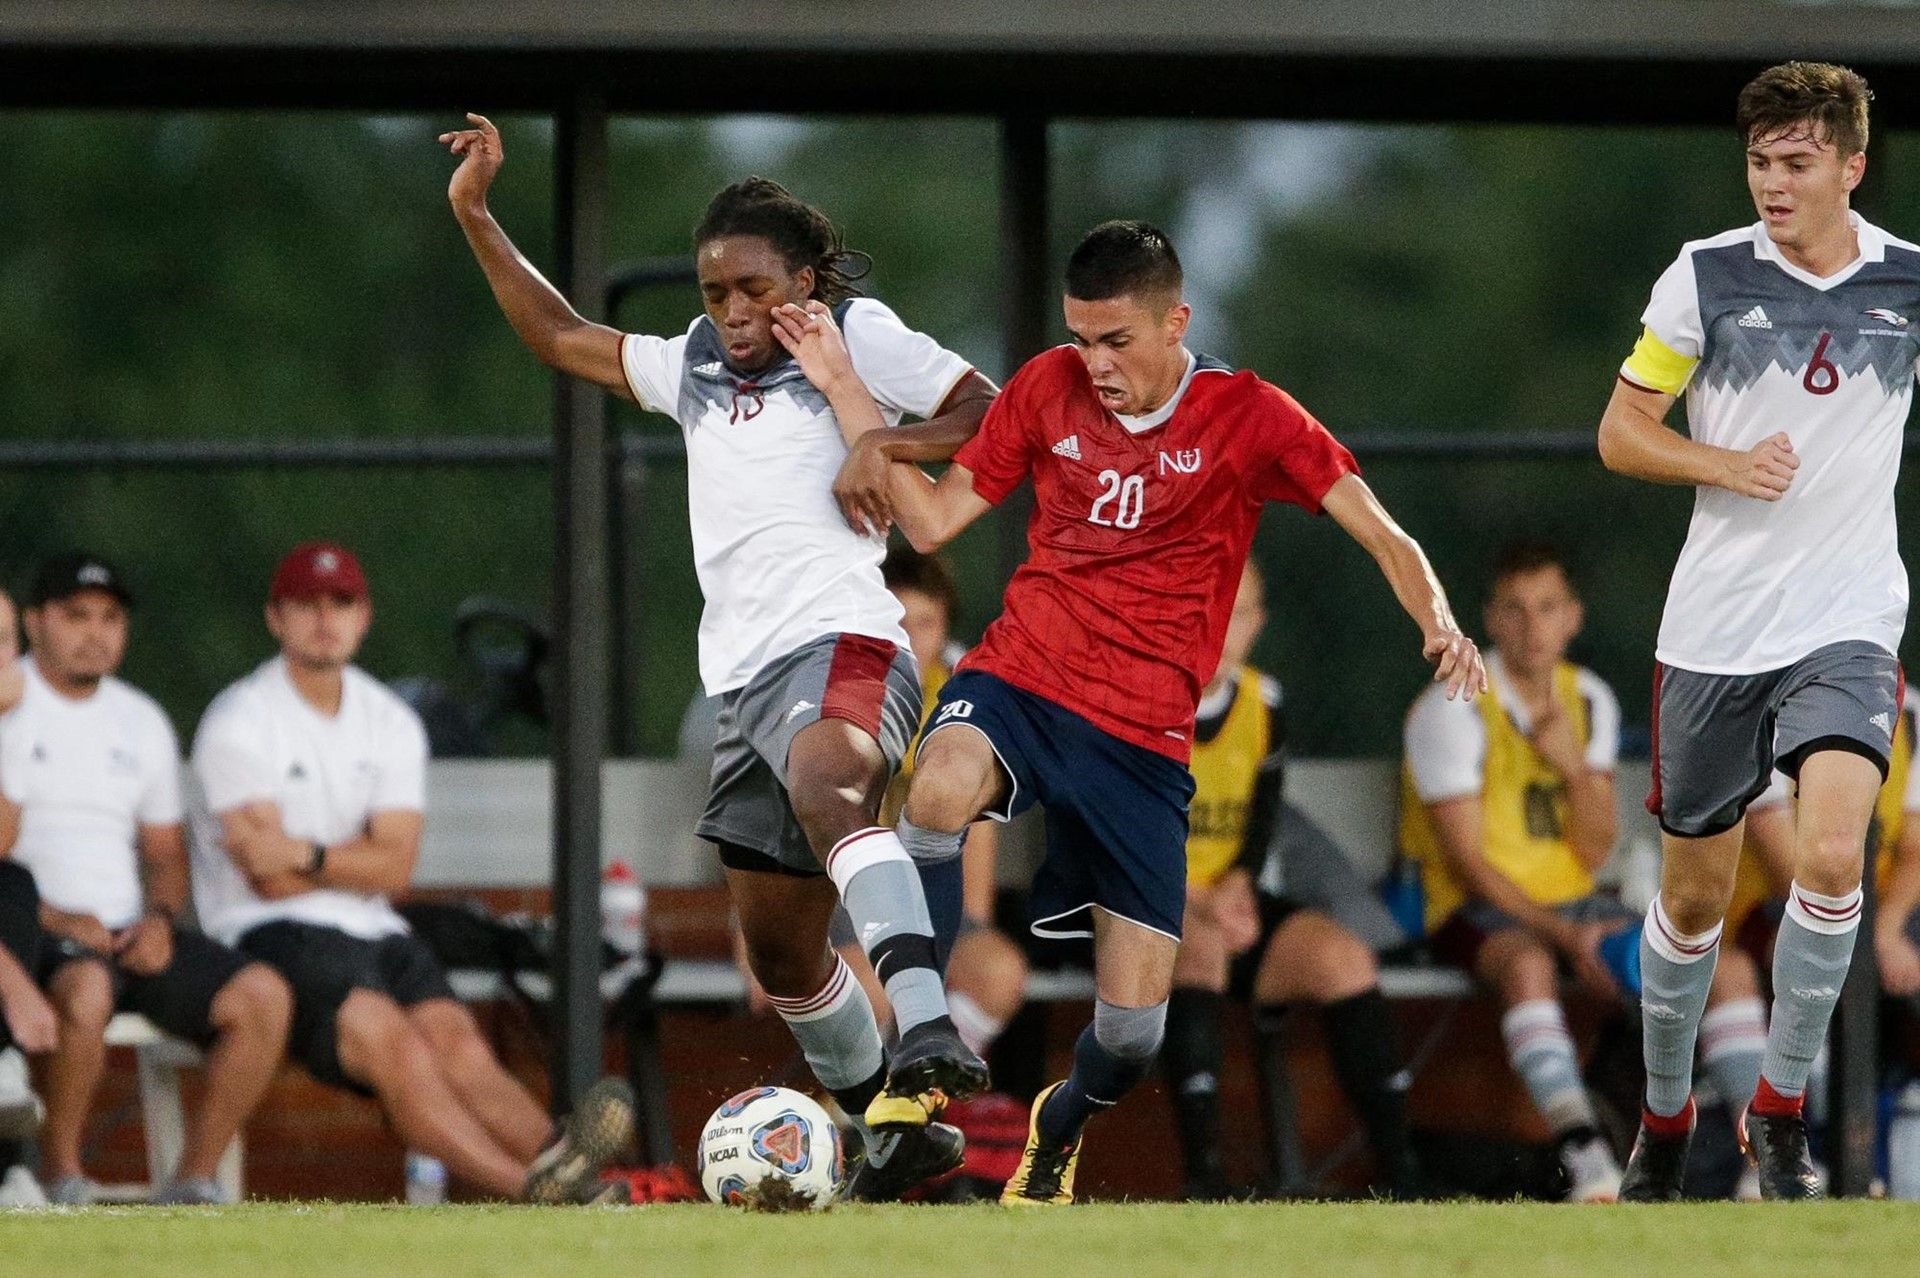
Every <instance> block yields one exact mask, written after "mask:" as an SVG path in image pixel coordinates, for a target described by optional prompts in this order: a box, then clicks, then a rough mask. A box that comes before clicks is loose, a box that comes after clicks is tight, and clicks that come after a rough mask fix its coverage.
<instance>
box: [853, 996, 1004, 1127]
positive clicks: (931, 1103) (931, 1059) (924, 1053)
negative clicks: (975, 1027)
mask: <svg viewBox="0 0 1920 1278" xmlns="http://www.w3.org/2000/svg"><path fill="white" fill-rule="evenodd" d="M992 1085H993V1080H992V1076H991V1075H990V1074H988V1072H987V1063H986V1062H985V1061H983V1060H981V1059H980V1056H979V1054H978V1053H977V1052H975V1051H974V1050H973V1049H972V1048H971V1047H968V1046H967V1045H966V1043H964V1042H963V1041H961V1038H960V1031H959V1030H957V1029H955V1028H954V1027H953V1022H952V1021H950V1020H948V1019H947V1018H946V1017H944V1016H942V1017H939V1018H938V1019H936V1020H931V1021H925V1022H922V1023H921V1024H919V1025H916V1026H914V1027H913V1028H912V1029H910V1030H908V1031H907V1032H906V1033H905V1034H903V1035H901V1036H900V1046H899V1047H897V1048H895V1049H894V1052H893V1062H892V1068H891V1069H890V1070H889V1071H888V1073H887V1085H886V1088H885V1089H884V1090H882V1091H881V1093H880V1094H879V1095H878V1096H876V1097H874V1098H873V1102H872V1103H871V1104H869V1105H868V1106H867V1113H866V1123H867V1126H868V1127H870V1128H872V1129H873V1130H874V1131H877V1132H898V1131H908V1130H911V1129H913V1128H916V1127H925V1126H926V1125H927V1124H928V1123H930V1122H932V1121H933V1120H934V1119H935V1118H937V1117H939V1115H940V1111H941V1110H943V1109H945V1108H946V1105H947V1102H948V1101H950V1100H965V1099H967V1098H968V1097H969V1096H973V1095H975V1094H977V1093H979V1092H984V1091H986V1090H988V1089H989V1088H990V1087H991V1086H992Z"/></svg>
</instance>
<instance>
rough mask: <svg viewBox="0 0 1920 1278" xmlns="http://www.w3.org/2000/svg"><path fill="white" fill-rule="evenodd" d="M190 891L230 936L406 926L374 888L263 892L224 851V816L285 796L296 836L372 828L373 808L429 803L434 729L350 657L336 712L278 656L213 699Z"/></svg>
mask: <svg viewBox="0 0 1920 1278" xmlns="http://www.w3.org/2000/svg"><path fill="white" fill-rule="evenodd" d="M193 775H194V779H195V780H196V781H197V782H198V783H199V791H200V793H199V794H198V795H197V796H195V799H194V803H193V900H194V905H195V907H196V908H197V910H198V911H199V915H200V926H201V927H203V928H204V929H206V931H207V933H208V934H209V935H211V936H213V937H214V938H216V939H217V940H221V941H225V942H227V943H228V944H232V943H233V942H234V941H236V940H238V939H239V937H240V935H241V934H242V933H244V932H246V931H247V930H248V929H249V928H252V927H256V926H258V925H259V924H261V923H267V922H271V921H273V920H276V919H292V920H295V921H298V922H302V923H313V924H317V925H320V926H323V927H337V928H339V929H340V930H342V931H344V932H348V933H351V934H352V935H354V936H359V937H364V938H367V939H374V938H377V937H381V936H388V935H392V934H394V933H398V932H405V931H406V930H407V925H406V922H405V921H404V920H402V919H401V917H400V916H399V915H398V914H396V913H395V912H394V910H393V907H392V906H391V905H390V904H388V902H387V898H386V897H384V896H381V895H379V894H377V893H372V892H353V891H349V890H347V889H344V888H317V889H315V890H314V891H311V892H303V893H301V894H300V895H298V896H290V897H284V898H282V899H280V900H277V901H269V900H265V899H263V898H262V897H260V896H259V895H257V894H256V893H255V892H254V890H253V888H252V887H251V886H250V885H249V884H248V883H247V880H246V876H245V875H243V874H241V873H240V870H239V868H238V867H237V866H236V865H235V864H234V862H233V858H232V857H231V856H229V855H228V853H227V849H226V846H225V838H224V835H223V833H222V830H221V825H220V814H221V813H223V812H231V811H232V810H233V809H235V808H239V807H244V806H246V805H247V804H250V803H259V802H267V803H273V804H276V805H278V807H279V809H280V824H281V828H282V829H284V830H285V831H286V832H287V833H288V834H289V835H291V836H292V837H294V838H296V839H302V840H309V841H312V842H316V843H324V844H327V845H329V846H332V845H333V844H336V843H344V842H346V841H348V840H350V839H355V838H358V837H360V836H361V835H363V834H365V833H366V829H367V820H368V818H370V817H371V816H372V815H373V814H374V813H376V812H391V811H406V812H423V811H425V810H426V805H427V801H426V785H427V779H426V778H427V734H426V729H425V728H423V727H422V726H421V723H420V716H418V715H417V714H415V713H414V712H413V708H412V707H411V706H409V705H407V703H406V702H404V701H402V700H401V699H400V698H399V697H398V696H397V695H396V694H395V693H394V692H393V691H392V690H391V689H389V688H387V687H385V686H384V685H382V684H381V683H380V682H379V681H378V680H376V679H374V678H373V677H372V676H371V675H369V674H367V673H366V672H364V671H362V670H360V669H358V668H357V667H353V666H349V667H348V668H347V670H346V687H345V690H344V692H343V693H342V695H341V699H340V710H339V713H337V714H335V715H332V716H327V715H324V714H322V713H321V712H320V711H318V710H316V709H315V708H314V707H313V705H312V704H311V703H310V702H308V701H307V699H306V698H305V697H302V696H301V695H300V693H299V690H298V689H296V688H295V687H294V686H293V681H292V679H291V678H289V677H288V675H287V667H286V662H285V661H284V659H282V658H280V657H275V658H274V659H273V660H271V661H268V662H267V663H266V664H265V665H263V666H261V667H260V668H259V669H257V670H255V671H254V672H253V673H252V674H250V675H248V676H247V677H246V678H244V679H241V680H240V681H239V682H238V683H235V684H232V685H231V686H229V687H228V688H227V690H226V691H224V692H222V693H221V694H220V695H219V696H218V697H216V698H214V702H213V704H212V705H211V706H209V707H207V713H206V714H205V715H204V716H203V717H202V718H201V720H200V728H199V731H197V732H196V733H195V734H194V738H193Z"/></svg>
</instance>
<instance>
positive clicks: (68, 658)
mask: <svg viewBox="0 0 1920 1278" xmlns="http://www.w3.org/2000/svg"><path fill="white" fill-rule="evenodd" d="M129 602H130V598H129V595H128V593H127V589H126V586H125V585H124V584H123V582H122V579H121V577H120V574H119V573H118V572H116V571H115V570H114V569H113V567H112V566H111V565H109V564H107V563H105V562H104V561H102V560H100V559H97V558H94V557H92V556H87V555H68V556H62V557H60V558H57V559H53V560H50V561H48V562H47V563H46V564H45V565H43V566H42V567H41V570H40V572H39V574H38V576H37V577H36V578H35V581H34V586H33V592H32V594H31V595H30V596H29V598H28V600H27V610H26V623H27V636H28V640H29V644H30V647H31V653H32V655H31V656H30V657H28V658H27V659H26V660H25V661H23V662H22V663H21V666H22V668H23V675H24V687H23V689H22V693H21V698H20V704H19V705H18V706H17V707H16V708H15V709H14V710H13V711H12V712H10V713H9V714H8V715H7V716H6V718H5V719H4V720H0V788H3V790H4V793H3V794H0V854H4V855H5V856H6V857H7V858H8V859H9V860H10V861H11V862H12V863H13V864H14V865H16V866H19V867H22V868H24V869H26V870H27V871H28V872H30V873H31V874H32V876H33V881H34V886H35V888H36V890H37V893H38V896H39V902H40V905H39V913H40V925H41V928H42V930H43V931H44V934H45V935H44V941H43V943H42V945H41V947H40V955H39V963H38V971H37V972H36V976H37V977H38V979H39V981H40V983H41V984H42V985H43V986H44V987H45V989H46V992H47V994H48V996H49V998H50V999H51V1000H52V1003H53V1006H54V1009H55V1010H56V1011H57V1013H58V1015H59V1042H58V1045H57V1046H55V1047H54V1049H53V1051H52V1054H51V1056H50V1057H49V1059H48V1061H47V1065H46V1073H45V1081H46V1122H45V1126H44V1128H43V1129H42V1131H41V1133H40V1169H41V1176H42V1179H43V1180H45V1182H46V1187H47V1192H48V1196H49V1197H50V1198H51V1199H52V1200H53V1201H54V1202H56V1203H63V1204H69V1205H75V1206H78V1205H84V1204H87V1203H90V1202H92V1201H93V1200H94V1198H95V1196H96V1194H97V1190H98V1186H96V1185H95V1184H94V1183H93V1182H92V1181H90V1180H89V1179H87V1176H86V1174H85V1171H84V1169H83V1168H82V1167H81V1163H80V1141H81V1135H82V1133H83V1131H84V1129H85V1126H86V1119H87V1112H88V1110H89V1109H90V1108H91V1106H92V1103H93V1096H94V1090H95V1088H96V1087H97V1086H98V1085H99V1082H100V1074H101V1070H102V1069H103V1067H104V1066H105V1064H106V1041H105V1038H106V1030H107V1022H108V1021H109V1020H111V1019H112V1017H113V1014H114V1012H115V1011H129V1012H138V1013H140V1014H141V1015H143V1016H145V1017H146V1018H147V1019H148V1020H150V1021H152V1022H153V1023H154V1024H155V1025H157V1026H158V1027H159V1028H160V1029H162V1030H164V1031H166V1032H167V1033H169V1034H172V1035H175V1036H176V1037H179V1038H183V1039H187V1040H189V1041H191V1042H193V1043H197V1044H199V1045H200V1046H201V1047H203V1048H205V1049H206V1050H207V1066H206V1085H205V1087H204V1088H203V1089H202V1091H201V1097H200V1106H199V1113H198V1115H197V1116H196V1119H195V1121H194V1122H193V1123H192V1124H191V1125H190V1126H189V1127H188V1129H187V1132H186V1143H185V1147H184V1148H183V1149H182V1150H181V1153H180V1164H179V1166H178V1167H177V1168H175V1169H174V1174H173V1180H172V1181H171V1182H170V1183H169V1184H167V1185H165V1186H163V1187H162V1188H161V1189H160V1190H159V1192H158V1193H157V1194H156V1195H155V1199H154V1201H156V1202H163V1203H217V1202H222V1201H224V1200H225V1199H224V1195H223V1193H222V1191H221V1189H220V1187H219V1185H218V1184H217V1183H216V1181H215V1179H214V1174H215V1171H216V1169H217V1168H218V1165H219V1162H220V1156H221V1154H222V1153H224V1152H225V1150H226V1148H227V1146H228V1144H230V1143H231V1142H232V1140H233V1138H234V1136H235V1134H236V1133H238V1132H239V1130H240V1128H241V1125H242V1124H244V1123H245V1122H246V1120H247V1116H248V1115H249V1114H251V1113H252V1112H253V1109H254V1106H255V1105H257V1104H258V1103H259V1101H260V1097H261V1096H262V1095H263V1094H264V1093H265V1092H266V1089H267V1084H268V1083H270V1082H272V1081H273V1076H274V1072H275V1071H276V1070H277V1069H278V1068H279V1066H280V1060H281V1055H282V1053H283V1052H284V1050H285V1047H286V1038H287V1021H288V1017H289V1015H290V1014H291V1010H292V998H291V996H290V994H289V993H288V990H287V985H286V982H285V981H283V980H281V979H280V977H279V976H278V975H277V974H275V972H274V971H273V969H272V968H270V967H268V966H266V965H265V964H264V963H258V962H250V961H248V960H247V959H246V958H245V957H243V956H241V955H240V954H238V953H236V952H234V951H233V950H232V949H230V948H228V947H227V946H225V945H221V944H219V943H218V942H216V941H213V940H210V939H208V938H207V937H206V936H203V935H201V934H200V933H199V932H191V931H187V930H185V929H183V928H181V927H180V926H179V923H178V919H179V915H180V912H181V911H182V910H183V909H185V908H186V904H187V847H186V835H185V830H184V827H183V826H182V812H181V806H180V750H179V746H178V744H177V742H176V741H175V738H174V734H173V726H172V725H171V724H170V723H168V722H167V717H166V715H165V714H164V713H163V712H162V711H161V709H160V707H159V706H158V705H157V704H155V703H154V701H153V700H152V699H151V698H150V697H148V696H147V695H146V694H144V693H142V692H140V691H139V690H137V689H135V688H134V687H132V686H131V685H129V684H127V683H124V682H122V681H121V680H119V679H117V678H115V677H114V672H115V671H116V670H118V669H119V667H120V662H121V659H122V658H123V657H124V656H125V654H126V650H127V630H128V626H127V605H128V604H129Z"/></svg>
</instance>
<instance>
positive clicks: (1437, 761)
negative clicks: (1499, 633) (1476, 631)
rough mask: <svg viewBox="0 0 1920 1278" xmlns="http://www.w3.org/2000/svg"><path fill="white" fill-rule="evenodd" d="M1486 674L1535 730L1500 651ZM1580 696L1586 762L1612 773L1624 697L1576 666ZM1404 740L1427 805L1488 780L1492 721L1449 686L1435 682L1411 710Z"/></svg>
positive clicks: (1521, 727)
mask: <svg viewBox="0 0 1920 1278" xmlns="http://www.w3.org/2000/svg"><path fill="white" fill-rule="evenodd" d="M1487 678H1488V680H1489V682H1491V683H1492V685H1493V696H1494V697H1495V698H1496V699H1497V700H1498V701H1499V703H1500V709H1501V710H1502V711H1504V712H1505V713H1506V716H1507V718H1508V719H1509V720H1510V721H1511V722H1512V723H1513V726H1514V728H1515V729H1516V730H1517V731H1518V732H1519V733H1520V735H1522V736H1526V735H1527V734H1529V733H1531V732H1532V731H1533V713H1532V711H1530V710H1529V709H1528V708H1527V705H1526V703H1525V702H1524V701H1523V700H1521V698H1520V696H1519V694H1518V693H1517V692H1516V691H1515V690H1514V687H1513V682H1512V680H1510V679H1508V678H1507V667H1506V663H1505V662H1503V661H1501V660H1500V654H1499V652H1498V651H1496V650H1491V649H1490V650H1489V651H1488V652H1487ZM1574 680H1575V684H1576V685H1577V686H1578V688H1579V689H1580V698H1581V700H1583V701H1585V702H1586V704H1587V766H1588V767H1589V768H1592V769H1593V770H1594V771H1596V772H1612V771H1613V770H1614V767H1615V766H1616V765H1617V764H1618V763H1619V761H1620V700H1619V698H1617V697H1615V696H1614V695H1613V689H1612V688H1610V687H1608V686H1607V681H1606V680H1604V679H1602V678H1601V677H1600V676H1599V675H1597V674H1595V673H1594V672H1593V671H1591V670H1589V669H1587V668H1586V667H1585V666H1576V667H1575V668H1574ZM1403 742H1404V744H1405V747H1406V753H1407V771H1408V772H1410V773H1412V774H1413V789H1414V792H1415V793H1416V794H1418V795H1419V796H1420V801H1421V802H1422V803H1441V802H1444V801H1445V800H1447V799H1460V798H1465V797H1466V796H1468V795H1473V794H1479V793H1480V791H1481V790H1482V789H1483V788H1484V787H1485V784H1486V765H1487V721H1486V720H1485V719H1483V718H1481V717H1480V707H1479V706H1478V705H1476V704H1475V703H1474V702H1472V701H1469V700H1468V699H1467V698H1465V697H1460V698H1457V699H1455V700H1452V701H1449V700H1447V689H1446V685H1444V684H1438V683H1436V684H1432V685H1431V686H1429V687H1428V688H1427V690H1426V691H1425V692H1422V693H1421V694H1420V695H1419V696H1418V697H1417V698H1415V700H1414V703H1413V708H1412V709H1411V710H1409V711H1408V712H1407V723H1406V729H1405V733H1404V736H1403Z"/></svg>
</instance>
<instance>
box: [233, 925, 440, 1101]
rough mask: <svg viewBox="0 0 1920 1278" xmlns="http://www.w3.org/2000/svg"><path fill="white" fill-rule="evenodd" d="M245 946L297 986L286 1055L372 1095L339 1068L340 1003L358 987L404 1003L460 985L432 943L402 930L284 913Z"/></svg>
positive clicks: (325, 1078)
mask: <svg viewBox="0 0 1920 1278" xmlns="http://www.w3.org/2000/svg"><path fill="white" fill-rule="evenodd" d="M240 949H241V950H242V951H243V952H244V953H246V954H249V955H251V956H252V957H254V958H257V959H260V960H261V961H263V962H266V963H270V964H272V965H273V966H274V967H276V968H278V969H279V971H280V975H282V976H284V977H286V978H287V984H289V985H291V986H292V987H293V1031H292V1033H291V1034H290V1035H289V1036H288V1039H287V1054H288V1055H290V1056H292V1057H293V1058H294V1059H295V1060H297V1061H299V1062H300V1063H301V1064H302V1065H304V1066H306V1068H307V1072H308V1073H310V1074H312V1075H313V1076H314V1077H315V1078H317V1079H319V1080H320V1081H321V1082H323V1083H330V1084H332V1085H333V1086H335V1087H344V1088H347V1089H348V1090H350V1091H355V1092H359V1093H360V1094H361V1095H363V1096H366V1095H371V1094H372V1093H371V1092H370V1091H368V1089H367V1088H366V1086H365V1085H364V1084H362V1083H360V1082H358V1081H356V1080H354V1079H351V1078H349V1077H347V1075H346V1072H345V1071H344V1070H342V1069H341V1068H340V1031H339V1025H338V1023H337V1018H338V1017H339V1014H340V1005H341V1004H343V1003H345V1002H346V1001H347V996H348V995H350V994H352V993H353V992H354V991H355V990H371V991H373V992H374V993H376V994H384V995H386V996H387V997H388V998H390V999H392V1000H393V1001H394V1002H396V1003H398V1004H399V1005H400V1006H402V1007H412V1006H413V1005H414V1004H416V1003H425V1002H427V1001H429V1000H431V999H436V998H452V997H453V987H452V986H450V985H448V984H447V974H446V973H445V972H443V971H442V970H441V969H440V960H438V959H436V958H435V957H434V956H433V951H432V950H429V949H428V948H427V946H426V942H424V941H422V940H421V939H420V938H419V937H417V936H413V935H411V934H410V933H405V932H400V933H396V934H394V935H392V936H383V937H381V938H380V939H379V940H376V941H369V940H367V939H365V938H363V937H358V936H354V935H352V934H351V933H348V932H343V931H341V930H340V929H339V928H337V927H321V926H319V925H317V924H313V923H296V922H293V921H291V920H282V921H280V922H276V923H262V924H261V925H260V926H259V927H256V928H253V929H251V930H249V931H248V932H247V933H246V934H245V935H243V936H242V937H241V938H240Z"/></svg>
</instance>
